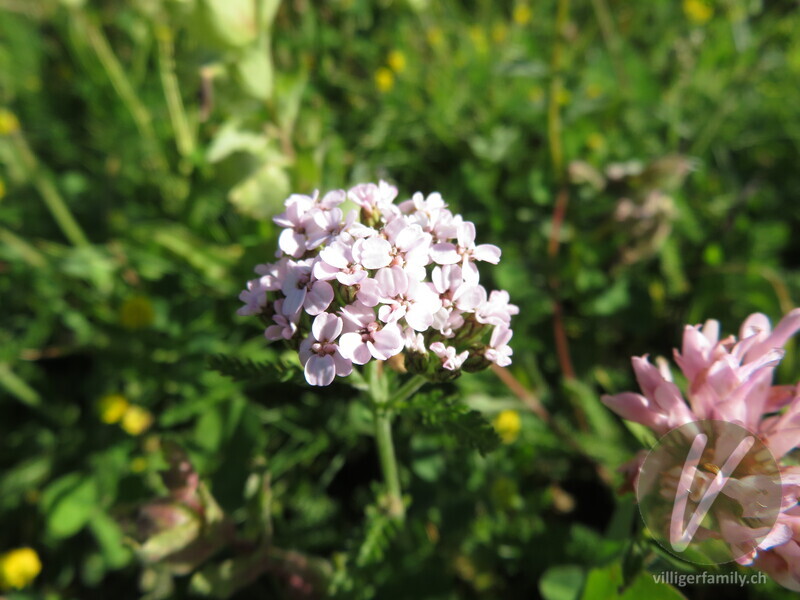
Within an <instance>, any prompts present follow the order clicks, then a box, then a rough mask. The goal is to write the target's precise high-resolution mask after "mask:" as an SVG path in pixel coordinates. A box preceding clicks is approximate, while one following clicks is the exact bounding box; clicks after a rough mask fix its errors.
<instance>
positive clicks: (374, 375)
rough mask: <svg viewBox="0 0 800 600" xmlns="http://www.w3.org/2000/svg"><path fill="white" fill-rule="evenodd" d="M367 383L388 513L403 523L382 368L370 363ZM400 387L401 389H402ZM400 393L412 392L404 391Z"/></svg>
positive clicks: (400, 495) (377, 362) (376, 362)
mask: <svg viewBox="0 0 800 600" xmlns="http://www.w3.org/2000/svg"><path fill="white" fill-rule="evenodd" d="M367 381H368V383H369V396H370V400H371V403H372V416H373V421H374V425H375V444H376V445H377V447H378V458H379V460H380V465H381V472H382V473H383V480H384V482H385V484H386V499H387V512H388V513H389V515H391V516H392V517H394V518H396V519H398V520H403V519H404V518H405V504H404V502H403V492H402V488H401V486H400V473H399V470H398V468H397V457H396V455H395V452H394V441H393V440H392V414H391V410H390V408H389V406H388V405H389V403H390V400H391V395H390V392H389V388H388V380H387V377H386V376H385V374H384V372H383V365H382V363H380V362H379V361H373V362H372V363H370V364H369V365H368V366H367ZM405 387H406V386H403V387H402V388H401V390H405ZM403 393H409V395H410V394H411V393H413V391H411V392H407V390H406V391H404V392H403Z"/></svg>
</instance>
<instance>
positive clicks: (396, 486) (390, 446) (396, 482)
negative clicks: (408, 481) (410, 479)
mask: <svg viewBox="0 0 800 600" xmlns="http://www.w3.org/2000/svg"><path fill="white" fill-rule="evenodd" d="M373 415H374V418H375V442H376V444H377V445H378V457H379V458H380V461H381V471H383V479H384V481H385V482H386V491H387V494H388V500H389V501H388V509H389V514H390V515H391V516H393V517H396V518H397V519H400V520H402V519H403V517H404V516H405V506H404V504H403V492H402V489H401V488H400V474H399V472H398V470H397V457H396V456H395V454H394V442H393V441H392V418H391V415H390V414H389V412H388V411H386V410H383V409H382V408H381V407H376V408H375V410H374V411H373Z"/></svg>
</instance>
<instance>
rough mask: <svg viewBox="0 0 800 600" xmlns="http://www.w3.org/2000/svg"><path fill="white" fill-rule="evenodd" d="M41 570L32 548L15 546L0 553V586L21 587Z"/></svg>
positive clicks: (40, 562)
mask: <svg viewBox="0 0 800 600" xmlns="http://www.w3.org/2000/svg"><path fill="white" fill-rule="evenodd" d="M41 571H42V561H40V560H39V555H38V554H36V550H34V549H33V548H16V549H14V550H9V551H8V552H6V553H5V554H3V555H0V587H3V588H5V589H8V588H15V589H18V590H19V589H22V588H24V587H25V586H26V585H28V584H29V583H31V582H32V581H33V580H34V579H36V576H37V575H38V574H39V573H40V572H41Z"/></svg>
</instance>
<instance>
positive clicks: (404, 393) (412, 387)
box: [391, 375, 427, 404]
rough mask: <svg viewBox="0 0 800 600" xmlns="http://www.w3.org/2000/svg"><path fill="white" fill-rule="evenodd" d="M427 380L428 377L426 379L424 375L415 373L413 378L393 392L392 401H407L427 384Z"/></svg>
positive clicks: (393, 402)
mask: <svg viewBox="0 0 800 600" xmlns="http://www.w3.org/2000/svg"><path fill="white" fill-rule="evenodd" d="M426 382H427V379H425V378H424V377H423V376H422V375H413V376H412V377H411V379H409V380H408V381H406V382H405V383H404V384H403V385H402V386H400V389H398V390H397V391H396V392H395V393H394V394H392V399H391V403H392V404H395V403H397V402H405V401H406V400H408V399H409V398H411V396H413V395H414V393H415V392H416V391H417V390H418V389H419V388H421V387H422V386H423V385H425V383H426Z"/></svg>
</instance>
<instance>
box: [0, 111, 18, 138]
mask: <svg viewBox="0 0 800 600" xmlns="http://www.w3.org/2000/svg"><path fill="white" fill-rule="evenodd" d="M17 131H19V119H17V115H15V114H14V113H12V112H11V111H10V110H6V109H5V108H0V135H10V134H12V133H15V132H17Z"/></svg>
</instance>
